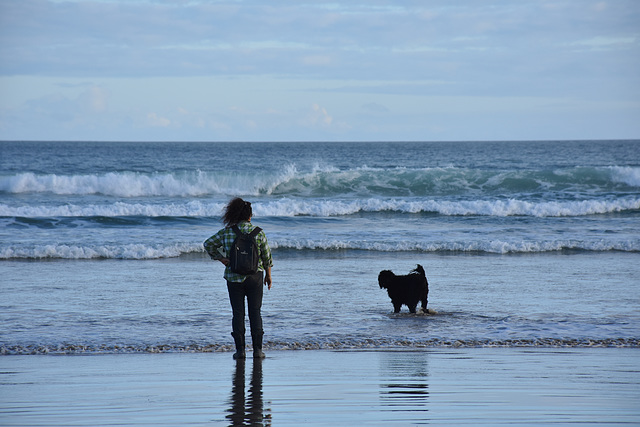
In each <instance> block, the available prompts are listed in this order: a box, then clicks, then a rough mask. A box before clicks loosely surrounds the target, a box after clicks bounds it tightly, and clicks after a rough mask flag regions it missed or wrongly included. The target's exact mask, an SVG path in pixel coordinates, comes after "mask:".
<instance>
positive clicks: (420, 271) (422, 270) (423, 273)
mask: <svg viewBox="0 0 640 427" xmlns="http://www.w3.org/2000/svg"><path fill="white" fill-rule="evenodd" d="M411 273H415V274H420V275H421V276H423V277H427V273H425V272H424V268H422V266H421V265H420V264H418V266H417V267H416V268H415V270H411Z"/></svg>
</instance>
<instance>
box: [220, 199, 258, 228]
mask: <svg viewBox="0 0 640 427" xmlns="http://www.w3.org/2000/svg"><path fill="white" fill-rule="evenodd" d="M252 216H253V210H252V209H251V202H247V201H244V200H242V199H241V198H240V197H236V198H235V199H233V200H231V201H230V202H229V203H228V204H227V207H226V208H225V209H224V214H223V215H222V222H224V224H225V225H226V226H227V227H231V226H232V225H235V224H238V223H239V222H241V221H249V220H250V219H251V217H252Z"/></svg>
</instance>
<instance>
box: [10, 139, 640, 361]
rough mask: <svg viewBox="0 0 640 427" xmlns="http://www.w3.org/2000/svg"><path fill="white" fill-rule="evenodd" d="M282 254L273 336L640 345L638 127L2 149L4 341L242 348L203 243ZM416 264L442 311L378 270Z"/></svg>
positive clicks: (217, 268) (285, 341) (133, 348)
mask: <svg viewBox="0 0 640 427" xmlns="http://www.w3.org/2000/svg"><path fill="white" fill-rule="evenodd" d="M235 196H240V197H243V198H245V199H246V200H249V201H251V202H252V204H253V209H254V219H253V221H252V222H253V223H254V224H256V225H258V226H260V227H262V228H263V229H264V230H265V232H266V234H267V237H268V240H269V243H270V246H271V248H272V250H273V256H274V268H273V280H274V286H273V289H272V290H270V291H265V297H264V305H263V318H264V324H265V325H264V326H265V349H266V350H267V351H268V350H270V349H272V350H276V349H277V350H287V349H372V348H373V349H379V348H382V349H389V348H405V349H415V348H448V347H489V346H491V347H502V346H506V347H591V346H598V347H638V346H640V311H639V310H638V307H639V306H640V279H639V277H640V226H639V224H640V221H639V219H640V141H637V140H636V141H544V142H540V141H522V142H350V143H335V142H331V143H330V142H326V143H325V142H317V143H275V142H263V143H220V142H212V143H191V142H174V143H170V142H63V141H61V142H19V141H16V142H10V141H5V142H0V282H1V284H0V286H1V293H2V298H1V301H0V323H1V324H2V325H3V327H2V330H1V331H0V353H1V354H43V353H53V354H67V353H72V354H77V353H82V354H94V353H121V352H125V353H135V352H145V353H149V352H151V353H155V352H185V351H188V352H218V351H230V350H232V343H233V341H232V338H231V336H230V332H231V309H230V305H229V301H228V296H227V292H226V285H225V282H224V280H223V278H222V273H223V267H222V265H221V264H219V263H215V262H213V261H211V260H210V259H209V258H208V256H207V255H206V254H205V253H204V250H203V247H202V242H203V241H204V240H205V239H206V238H208V237H209V236H211V235H212V234H214V233H215V232H216V231H217V230H218V229H220V228H221V227H222V224H221V221H220V215H221V213H222V209H223V207H224V206H225V204H226V203H227V202H228V201H229V200H230V199H231V198H232V197H235ZM417 264H420V265H422V266H423V267H424V268H425V270H426V272H427V277H428V280H429V284H430V293H429V308H430V309H431V310H432V313H431V314H426V313H418V314H410V313H408V310H407V309H406V307H404V308H403V310H402V312H401V313H399V314H394V313H393V307H392V305H391V302H390V300H389V298H388V296H387V295H386V292H385V291H384V290H383V289H380V288H379V286H378V283H377V275H378V273H379V272H380V271H381V270H386V269H389V270H393V271H394V272H396V273H397V274H406V273H408V272H409V271H410V270H411V269H413V268H415V266H416V265H417Z"/></svg>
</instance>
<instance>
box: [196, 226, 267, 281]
mask: <svg viewBox="0 0 640 427" xmlns="http://www.w3.org/2000/svg"><path fill="white" fill-rule="evenodd" d="M238 228H240V230H241V231H242V232H243V233H251V231H253V229H254V228H256V226H255V225H253V224H251V223H250V222H248V221H242V222H240V223H238ZM235 239H236V233H234V232H233V230H232V229H231V227H225V228H223V229H222V230H220V231H218V232H217V233H216V234H214V235H213V236H211V237H209V238H208V239H207V240H205V241H204V250H205V251H207V253H208V254H209V256H211V258H212V259H214V260H220V259H222V258H228V255H227V254H228V253H229V250H230V249H231V245H232V244H233V241H234V240H235ZM256 243H257V244H258V250H259V251H260V261H259V263H258V270H260V271H264V270H265V268H266V267H272V266H273V260H272V258H271V249H270V248H269V243H267V236H266V235H265V234H264V231H260V232H259V233H258V234H257V235H256ZM247 277H248V276H243V275H242V274H237V273H234V272H233V271H231V269H230V268H229V267H226V268H225V269H224V278H225V279H227V280H228V281H229V282H237V283H242V282H244V279H246V278H247Z"/></svg>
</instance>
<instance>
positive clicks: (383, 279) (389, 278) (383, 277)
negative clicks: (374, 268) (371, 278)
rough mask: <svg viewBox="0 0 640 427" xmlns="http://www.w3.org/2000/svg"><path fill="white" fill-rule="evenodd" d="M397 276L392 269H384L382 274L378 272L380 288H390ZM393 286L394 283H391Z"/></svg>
mask: <svg viewBox="0 0 640 427" xmlns="http://www.w3.org/2000/svg"><path fill="white" fill-rule="evenodd" d="M395 277H396V275H395V274H393V272H392V271H390V270H382V271H381V272H380V274H378V284H379V285H380V288H381V289H382V288H384V289H389V286H390V285H391V283H393V279H394V278H395ZM391 286H393V285H391Z"/></svg>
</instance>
